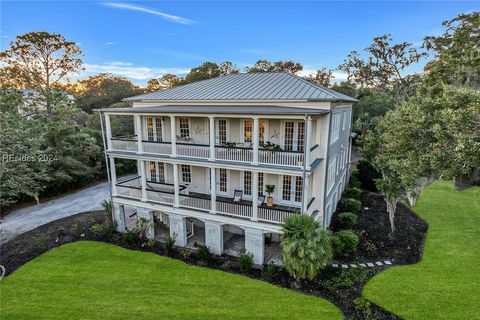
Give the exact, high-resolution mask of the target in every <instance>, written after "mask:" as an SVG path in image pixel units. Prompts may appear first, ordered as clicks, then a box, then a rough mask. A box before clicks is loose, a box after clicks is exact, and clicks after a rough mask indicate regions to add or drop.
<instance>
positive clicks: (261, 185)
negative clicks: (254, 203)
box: [258, 172, 265, 195]
mask: <svg viewBox="0 0 480 320" xmlns="http://www.w3.org/2000/svg"><path fill="white" fill-rule="evenodd" d="M264 181H265V179H264V178H263V172H259V173H258V195H262V194H263V192H264V191H265V187H264V186H265V184H264Z"/></svg>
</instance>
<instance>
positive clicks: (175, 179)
mask: <svg viewBox="0 0 480 320" xmlns="http://www.w3.org/2000/svg"><path fill="white" fill-rule="evenodd" d="M173 188H174V189H175V190H174V194H175V200H174V202H173V206H174V207H177V208H178V207H179V206H180V196H179V192H180V190H179V189H180V188H179V183H178V164H176V163H174V164H173Z"/></svg>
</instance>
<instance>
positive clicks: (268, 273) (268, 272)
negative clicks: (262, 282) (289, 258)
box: [262, 260, 277, 281]
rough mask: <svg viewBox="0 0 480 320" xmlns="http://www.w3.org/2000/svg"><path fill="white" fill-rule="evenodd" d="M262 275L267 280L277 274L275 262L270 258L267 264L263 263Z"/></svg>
mask: <svg viewBox="0 0 480 320" xmlns="http://www.w3.org/2000/svg"><path fill="white" fill-rule="evenodd" d="M262 275H263V277H264V278H265V279H267V280H268V281H272V280H273V279H275V277H276V276H277V267H276V266H275V263H274V262H273V261H272V260H270V261H269V262H268V263H267V264H265V265H263V268H262Z"/></svg>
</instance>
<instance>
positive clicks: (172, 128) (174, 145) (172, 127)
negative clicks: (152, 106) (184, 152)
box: [170, 116, 177, 157]
mask: <svg viewBox="0 0 480 320" xmlns="http://www.w3.org/2000/svg"><path fill="white" fill-rule="evenodd" d="M170 135H171V140H172V153H171V154H170V156H171V157H176V156H177V126H176V121H175V116H170Z"/></svg>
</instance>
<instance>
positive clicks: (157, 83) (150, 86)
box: [146, 73, 182, 92]
mask: <svg viewBox="0 0 480 320" xmlns="http://www.w3.org/2000/svg"><path fill="white" fill-rule="evenodd" d="M181 81H182V79H181V78H179V77H177V76H176V75H174V74H171V73H167V74H164V75H163V76H162V77H161V78H160V79H150V80H148V82H147V88H146V91H147V92H152V91H159V90H165V89H170V88H173V87H175V86H176V85H177V84H179V83H180V82H181Z"/></svg>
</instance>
